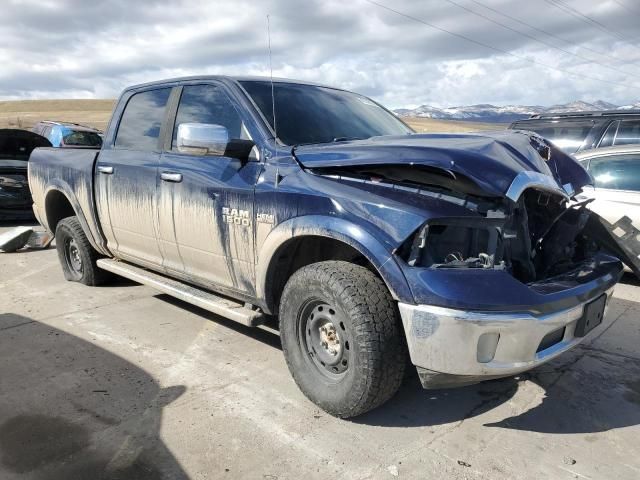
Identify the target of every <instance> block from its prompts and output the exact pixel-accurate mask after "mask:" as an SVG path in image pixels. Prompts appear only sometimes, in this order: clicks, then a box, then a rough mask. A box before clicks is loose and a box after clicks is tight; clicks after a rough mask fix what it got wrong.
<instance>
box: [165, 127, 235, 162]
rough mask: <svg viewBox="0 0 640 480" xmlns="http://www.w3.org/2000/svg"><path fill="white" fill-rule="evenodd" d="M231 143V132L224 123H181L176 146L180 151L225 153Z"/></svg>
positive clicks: (209, 153)
mask: <svg viewBox="0 0 640 480" xmlns="http://www.w3.org/2000/svg"><path fill="white" fill-rule="evenodd" d="M228 144H229V132H228V131H227V129H226V128H225V127H223V126H222V125H214V124H210V123H181V124H180V125H178V135H177V138H176V146H177V147H178V151H179V152H180V153H188V154H192V155H224V152H225V150H226V149H227V145H228Z"/></svg>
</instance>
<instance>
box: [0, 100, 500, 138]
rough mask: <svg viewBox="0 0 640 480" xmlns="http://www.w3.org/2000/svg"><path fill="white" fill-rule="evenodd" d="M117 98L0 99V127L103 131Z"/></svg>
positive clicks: (424, 122) (444, 126)
mask: <svg viewBox="0 0 640 480" xmlns="http://www.w3.org/2000/svg"><path fill="white" fill-rule="evenodd" d="M114 104H115V100H18V101H0V128H24V129H30V128H31V127H32V126H33V124H34V123H36V122H38V121H40V120H61V121H66V122H75V123H81V124H83V125H89V126H91V127H95V128H99V129H101V130H104V129H105V128H106V127H107V122H108V121H109V118H110V117H111V110H112V109H113V107H114ZM403 120H404V121H405V122H407V123H408V124H409V125H410V126H411V127H412V128H413V129H414V130H415V131H416V132H420V133H439V132H474V131H478V130H499V129H503V128H506V124H502V123H480V122H465V121H457V120H434V119H431V118H404V119H403Z"/></svg>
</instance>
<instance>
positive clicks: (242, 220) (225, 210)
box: [222, 207, 275, 227]
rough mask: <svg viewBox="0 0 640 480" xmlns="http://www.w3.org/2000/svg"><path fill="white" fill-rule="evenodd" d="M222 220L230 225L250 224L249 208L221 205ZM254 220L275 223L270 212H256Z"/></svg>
mask: <svg viewBox="0 0 640 480" xmlns="http://www.w3.org/2000/svg"><path fill="white" fill-rule="evenodd" d="M222 221H223V222H224V223H229V224H232V225H241V226H243V227H248V226H250V225H251V218H250V217H249V210H239V209H237V208H229V207H222ZM256 222H258V223H270V224H273V223H275V222H274V217H273V214H271V213H258V214H257V215H256Z"/></svg>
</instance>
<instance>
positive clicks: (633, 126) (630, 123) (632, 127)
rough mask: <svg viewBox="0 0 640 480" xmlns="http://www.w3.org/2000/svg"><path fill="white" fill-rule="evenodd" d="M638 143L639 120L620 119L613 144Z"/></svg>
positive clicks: (639, 136) (639, 132) (639, 134)
mask: <svg viewBox="0 0 640 480" xmlns="http://www.w3.org/2000/svg"><path fill="white" fill-rule="evenodd" d="M633 143H640V120H622V121H621V122H620V126H619V127H618V134H617V135H616V139H615V140H614V142H613V144H614V145H630V144H633Z"/></svg>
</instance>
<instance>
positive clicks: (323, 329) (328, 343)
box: [319, 322, 340, 357]
mask: <svg viewBox="0 0 640 480" xmlns="http://www.w3.org/2000/svg"><path fill="white" fill-rule="evenodd" d="M319 330H320V343H321V344H322V347H323V348H324V349H325V350H326V352H327V353H328V354H329V355H331V356H334V357H335V356H336V355H338V354H339V353H340V337H338V332H336V327H334V326H333V323H331V322H327V323H325V324H324V325H321V326H320V329H319Z"/></svg>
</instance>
